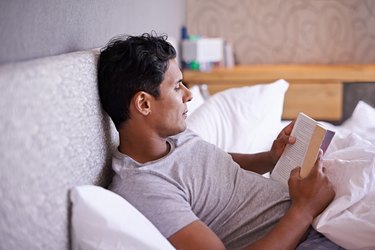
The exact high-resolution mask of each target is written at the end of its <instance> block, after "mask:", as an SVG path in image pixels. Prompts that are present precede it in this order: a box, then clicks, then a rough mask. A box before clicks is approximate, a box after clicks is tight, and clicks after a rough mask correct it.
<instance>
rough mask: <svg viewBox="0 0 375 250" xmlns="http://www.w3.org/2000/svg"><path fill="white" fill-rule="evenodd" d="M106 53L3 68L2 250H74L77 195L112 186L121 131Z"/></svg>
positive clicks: (0, 68) (0, 111)
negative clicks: (101, 89)
mask: <svg viewBox="0 0 375 250" xmlns="http://www.w3.org/2000/svg"><path fill="white" fill-rule="evenodd" d="M97 55H98V51H96V50H90V51H83V52H76V53H70V54H64V55H60V56H54V57H48V58H42V59H37V60H32V61H26V62H21V63H17V64H9V65H0V88H1V90H0V121H1V123H0V132H1V135H0V168H1V170H0V201H1V205H0V206H1V207H0V215H1V219H0V249H69V247H70V240H69V231H70V229H69V228H70V222H69V218H70V203H69V190H70V188H72V187H73V186H76V185H82V184H96V185H100V186H106V185H108V184H109V182H110V180H111V175H112V171H111V170H110V156H111V151H112V149H113V148H114V147H115V146H116V145H117V136H116V134H117V133H116V130H115V128H114V126H113V125H112V122H111V121H110V119H109V117H107V116H106V115H105V113H104V112H103V111H102V109H101V107H100V102H99V97H98V93H97V82H96V61H97Z"/></svg>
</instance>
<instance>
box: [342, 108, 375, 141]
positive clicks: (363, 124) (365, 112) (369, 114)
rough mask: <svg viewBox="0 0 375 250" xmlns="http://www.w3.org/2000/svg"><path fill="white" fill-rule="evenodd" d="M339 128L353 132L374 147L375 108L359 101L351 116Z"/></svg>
mask: <svg viewBox="0 0 375 250" xmlns="http://www.w3.org/2000/svg"><path fill="white" fill-rule="evenodd" d="M340 128H341V129H345V130H347V131H350V132H354V133H356V134H358V135H360V136H361V137H363V138H364V139H366V140H368V141H370V142H371V143H372V144H374V145H375V108H373V107H371V106H370V105H369V104H367V103H366V102H364V101H359V102H358V103H357V106H356V107H355V109H354V111H353V113H352V115H351V116H350V117H349V119H347V120H346V121H345V122H344V123H343V124H342V125H341V126H340Z"/></svg>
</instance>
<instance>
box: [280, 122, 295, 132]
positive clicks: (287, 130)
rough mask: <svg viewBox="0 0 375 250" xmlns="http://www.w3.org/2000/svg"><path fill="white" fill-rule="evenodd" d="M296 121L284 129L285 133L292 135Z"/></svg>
mask: <svg viewBox="0 0 375 250" xmlns="http://www.w3.org/2000/svg"><path fill="white" fill-rule="evenodd" d="M295 122H296V121H292V122H290V123H289V124H288V125H287V126H286V127H285V128H284V129H283V130H282V131H284V133H285V134H287V135H290V133H291V132H292V129H293V127H294V123H295Z"/></svg>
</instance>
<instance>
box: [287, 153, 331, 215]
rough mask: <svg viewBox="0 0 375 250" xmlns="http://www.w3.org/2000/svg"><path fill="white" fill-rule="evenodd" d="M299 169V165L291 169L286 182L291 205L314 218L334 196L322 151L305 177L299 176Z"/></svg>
mask: <svg viewBox="0 0 375 250" xmlns="http://www.w3.org/2000/svg"><path fill="white" fill-rule="evenodd" d="M300 170H301V168H300V167H297V168H295V169H293V170H292V172H291V174H290V178H289V182H288V185H289V193H290V197H291V200H292V206H295V207H296V208H297V209H298V210H300V212H301V213H305V215H307V216H308V215H310V216H312V218H315V217H316V216H317V215H319V214H320V213H321V212H323V210H324V209H325V208H326V207H327V206H328V205H329V203H330V202H331V201H332V200H333V198H334V197H335V191H334V189H333V186H332V184H331V182H330V181H329V179H328V177H327V175H326V173H325V168H324V166H323V161H322V151H320V152H319V155H318V158H317V160H316V162H315V165H314V167H313V168H312V169H311V172H310V173H309V175H308V176H307V177H306V178H303V179H302V178H301V177H300Z"/></svg>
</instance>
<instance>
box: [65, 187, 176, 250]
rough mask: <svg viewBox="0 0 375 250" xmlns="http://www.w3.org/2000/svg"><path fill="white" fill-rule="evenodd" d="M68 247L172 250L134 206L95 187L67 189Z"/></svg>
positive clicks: (76, 249)
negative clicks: (70, 241)
mask: <svg viewBox="0 0 375 250" xmlns="http://www.w3.org/2000/svg"><path fill="white" fill-rule="evenodd" d="M70 198H71V201H72V203H73V208H72V246H73V249H74V250H78V249H80V250H89V249H90V250H91V249H102V250H104V249H108V250H113V249H134V250H135V249H137V250H139V249H145V250H146V249H174V248H173V246H172V245H171V244H170V243H169V241H168V240H167V239H166V238H164V237H163V235H162V234H161V233H160V232H159V231H158V230H157V229H156V227H155V226H154V225H153V224H152V223H151V222H150V221H149V220H148V219H147V218H146V217H144V216H143V215H142V214H141V213H140V212H139V211H138V210H137V209H135V208H134V207H133V206H132V205H131V204H130V203H129V202H127V201H126V200H125V199H124V198H122V197H121V196H119V195H117V194H115V193H113V192H111V191H109V190H106V189H104V188H102V187H99V186H93V185H85V186H78V187H75V188H73V189H72V190H71V193H70Z"/></svg>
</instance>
